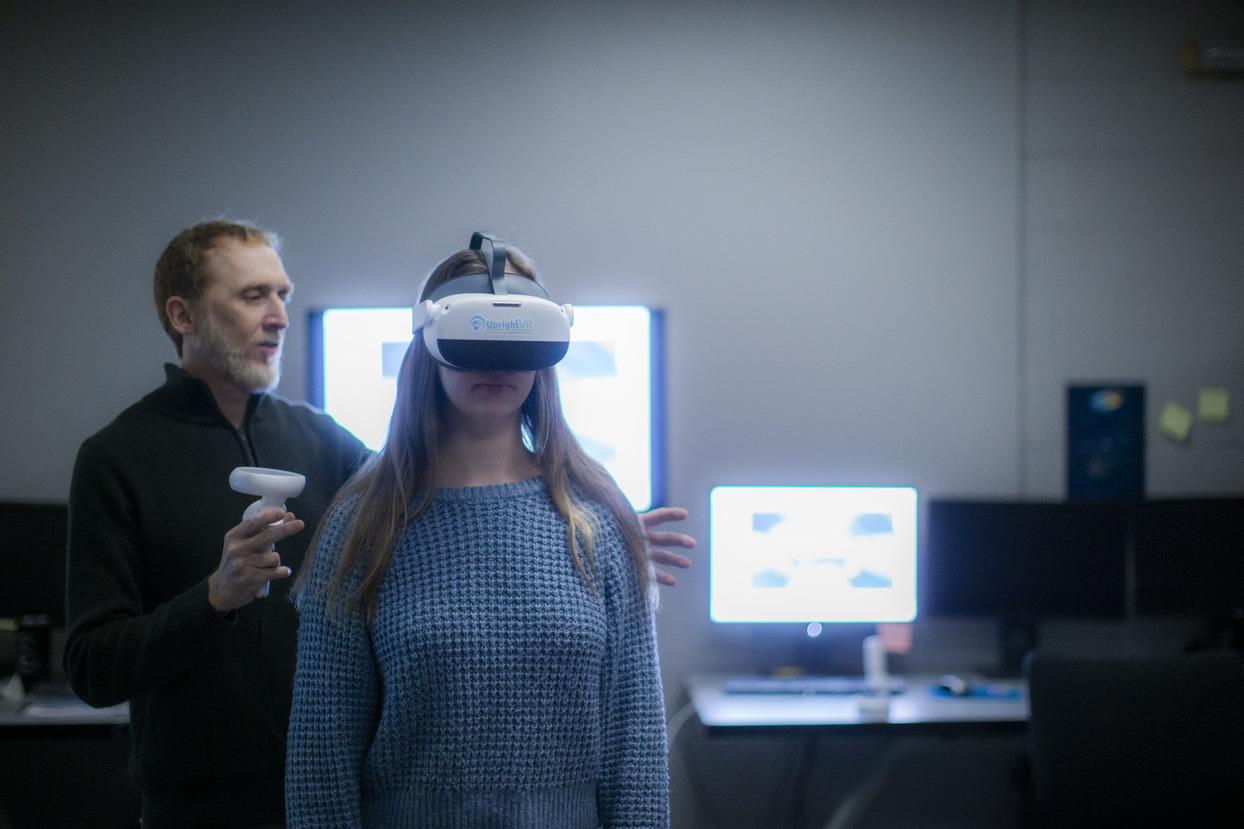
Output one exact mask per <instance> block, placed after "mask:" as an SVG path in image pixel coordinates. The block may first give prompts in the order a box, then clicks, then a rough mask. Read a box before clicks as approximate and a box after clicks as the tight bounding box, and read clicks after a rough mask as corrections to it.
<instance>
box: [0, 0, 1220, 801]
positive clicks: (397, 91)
mask: <svg viewBox="0 0 1244 829" xmlns="http://www.w3.org/2000/svg"><path fill="white" fill-rule="evenodd" d="M105 5H106V6H107V7H106V8H104V6H105ZM148 5H150V6H152V7H150V8H148ZM467 8H468V7H466V6H462V5H461V4H454V3H423V4H401V3H387V4H386V3H374V4H358V5H356V6H351V7H347V6H346V5H345V4H340V5H338V4H331V3H322V2H321V3H310V4H293V3H261V4H248V3H240V2H225V3H194V2H187V3H176V4H161V5H160V6H159V7H155V4H138V3H132V4H125V3H111V4H97V5H90V6H87V5H85V4H83V7H82V8H73V9H71V10H61V11H59V12H57V13H53V12H48V11H44V10H43V9H42V4H34V3H9V4H5V6H4V8H3V11H0V15H2V16H0V67H2V71H3V79H4V82H3V83H2V84H0V112H3V113H4V115H3V120H4V127H3V129H2V130H0V165H3V166H2V167H0V180H2V181H3V186H0V206H2V212H0V347H2V354H3V358H2V359H0V400H2V401H3V402H2V403H0V457H3V458H4V467H5V474H4V475H3V476H0V498H6V499H51V500H63V499H64V498H65V496H66V491H67V487H68V480H69V475H70V471H71V468H72V463H73V456H74V452H75V449H76V446H77V444H78V443H79V442H80V441H81V440H82V439H83V438H85V437H86V436H87V435H89V434H90V433H92V432H93V431H95V430H96V429H98V428H99V427H101V426H102V425H103V424H104V423H106V422H107V421H108V420H109V419H110V418H111V417H112V416H113V415H115V414H116V412H118V411H119V410H120V409H121V408H122V407H123V406H125V405H127V404H128V403H130V402H131V401H133V400H134V399H136V398H137V397H138V396H139V395H140V394H142V393H144V392H145V391H147V390H149V389H150V388H152V387H154V386H155V385H157V384H158V383H159V382H160V380H161V377H162V374H161V370H160V364H161V362H163V361H166V360H171V359H173V350H172V346H171V344H170V343H169V342H168V340H167V339H166V338H165V337H164V335H163V333H162V332H161V330H160V328H159V326H158V324H157V322H156V319H155V314H154V309H153V306H152V302H151V298H150V288H149V285H150V274H151V270H152V266H153V265H154V262H155V259H156V257H157V256H158V255H159V253H160V251H161V250H162V248H163V246H164V244H165V243H166V242H167V241H168V239H169V238H170V237H171V236H172V235H173V234H174V233H176V231H177V230H179V229H180V228H182V227H183V226H185V225H188V224H190V223H193V222H195V221H197V220H199V219H202V218H205V217H209V216H215V215H220V214H224V215H228V216H230V217H234V218H245V219H252V220H255V221H258V222H259V223H261V224H262V225H264V226H266V227H270V228H272V229H275V230H277V231H278V232H280V233H281V234H282V235H283V237H284V238H285V248H284V259H285V264H286V267H287V269H288V270H289V272H290V274H291V275H292V276H293V278H294V280H295V282H296V284H297V292H296V295H295V298H294V303H293V305H292V306H291V313H292V315H293V317H294V319H295V322H294V325H295V327H294V329H293V330H292V331H291V334H290V336H289V338H288V346H287V355H286V363H285V379H284V380H283V381H282V386H281V390H282V392H283V393H285V394H287V395H289V396H292V397H301V396H302V395H303V394H304V393H305V347H306V346H305V339H304V336H303V330H302V329H303V327H304V326H303V324H302V323H303V321H304V319H305V313H306V311H308V310H310V309H313V308H318V307H323V306H326V305H404V304H409V303H410V302H411V301H412V300H413V298H414V296H415V291H416V288H417V285H418V281H419V279H420V278H421V277H422V275H423V274H424V273H425V272H426V271H427V269H428V268H430V267H431V266H432V265H433V264H435V262H436V261H438V260H439V258H441V257H442V256H443V255H444V254H446V253H448V252H450V251H452V250H454V249H457V248H459V247H461V246H463V244H464V243H465V241H466V240H467V238H468V236H469V234H470V232H471V231H473V230H476V229H488V230H491V231H493V232H495V233H497V234H499V235H500V236H501V237H502V238H505V239H506V240H507V241H510V242H511V243H513V244H517V245H519V246H522V247H523V248H525V249H526V250H527V251H528V252H529V253H530V254H531V255H532V256H533V258H534V259H535V260H536V262H537V264H538V265H539V266H540V268H541V270H542V271H543V273H544V275H545V277H546V279H547V281H548V283H549V284H550V286H551V287H552V289H553V291H554V292H555V293H556V295H557V296H558V297H559V298H564V299H565V300H567V301H571V302H574V303H578V304H591V303H609V302H636V303H644V304H649V305H653V306H657V307H660V308H663V309H664V310H665V312H666V314H667V335H668V347H667V358H668V361H667V372H668V392H669V395H668V398H669V410H668V412H667V423H666V425H667V429H668V440H669V453H668V458H667V465H668V470H669V480H668V492H669V501H670V502H671V503H674V504H678V505H682V506H686V507H688V508H689V509H690V510H691V511H692V513H693V517H692V518H691V520H690V521H689V522H687V527H686V529H687V530H688V531H689V532H691V533H693V534H694V535H696V536H698V537H699V538H700V539H701V541H702V544H701V548H700V551H699V553H698V554H697V565H696V567H695V568H694V569H693V570H691V571H690V572H688V573H686V574H683V575H681V576H680V580H679V585H678V587H676V588H674V589H673V590H667V591H666V595H665V606H664V609H663V611H662V617H661V622H660V625H661V630H660V634H661V644H662V658H663V666H664V674H665V682H666V686H667V696H668V701H669V704H670V708H671V712H672V711H674V710H677V708H678V707H679V706H680V705H681V704H682V702H683V701H684V699H685V697H684V694H683V691H682V681H683V679H684V678H685V676H686V675H687V674H689V673H691V672H694V671H700V670H708V669H713V668H734V667H742V666H746V664H747V663H748V660H749V659H750V658H751V657H752V654H750V653H749V652H748V651H747V649H746V648H745V647H744V648H742V649H741V650H740V649H737V648H735V647H734V644H735V643H731V642H727V641H724V640H723V639H722V638H721V635H720V634H719V632H716V631H714V630H712V628H711V625H710V624H709V622H708V613H707V575H708V568H707V541H708V525H707V507H708V491H709V489H710V488H711V487H712V486H714V485H716V484H721V483H752V482H754V483H769V482H771V483H791V484H809V483H830V484H835V483H837V484H845V483H858V484H891V483H893V484H912V485H915V486H917V487H919V488H920V490H921V493H922V496H923V497H926V498H927V497H933V496H937V495H946V494H966V495H999V496H1010V495H1041V496H1043V495H1053V496H1059V495H1061V494H1062V492H1063V487H1064V484H1063V480H1064V475H1065V468H1064V464H1063V459H1062V458H1063V440H1064V433H1063V409H1062V406H1063V394H1064V391H1063V389H1064V386H1065V385H1066V384H1067V383H1068V382H1069V381H1075V380H1103V379H1127V380H1136V381H1139V382H1144V383H1146V384H1147V386H1148V389H1149V398H1150V399H1149V409H1150V410H1149V413H1148V416H1147V422H1148V426H1149V439H1148V446H1147V449H1148V454H1149V458H1150V466H1149V488H1150V491H1151V492H1153V493H1160V494H1169V493H1183V492H1222V491H1231V492H1240V491H1244V427H1242V426H1241V423H1242V420H1241V418H1240V417H1238V415H1237V416H1234V417H1233V418H1232V420H1231V421H1230V422H1229V423H1227V424H1224V425H1209V424H1198V425H1197V426H1196V427H1194V430H1193V433H1192V435H1191V437H1190V439H1189V440H1188V441H1187V442H1186V443H1180V444H1176V443H1173V442H1171V441H1167V440H1165V439H1163V438H1161V437H1160V436H1159V435H1158V434H1157V429H1156V418H1157V416H1158V413H1159V411H1160V408H1161V405H1162V404H1163V403H1164V402H1165V401H1166V400H1168V399H1171V400H1176V401H1178V402H1181V403H1183V404H1185V405H1190V404H1194V403H1195V393H1196V390H1197V389H1198V388H1199V387H1200V386H1202V385H1215V386H1226V387H1228V388H1229V389H1230V390H1231V392H1232V393H1233V401H1234V402H1235V403H1236V404H1237V405H1240V404H1244V371H1242V370H1241V369H1242V368H1244V327H1242V326H1241V325H1240V312H1241V309H1242V308H1244V302H1242V300H1244V273H1242V266H1241V264H1240V263H1241V261H1244V81H1241V80H1193V79H1189V78H1186V77H1184V76H1183V75H1181V73H1180V71H1179V62H1178V59H1179V47H1180V42H1181V40H1182V39H1183V38H1184V37H1185V36H1187V35H1193V34H1198V33H1221V32H1234V33H1236V34H1241V33H1244V11H1242V10H1241V8H1240V6H1239V5H1238V4H1236V3H1234V2H1232V0H1200V2H1180V1H1179V0H1161V1H1160V2H1151V3H1147V4H1135V3H1131V2H1123V0H1096V1H1095V2H1089V0H1084V2H1070V1H1068V2H1055V0H1028V2H1023V1H1022V0H1011V1H1010V2H996V0H950V1H949V2H943V3H918V2H902V0H883V1H882V2H876V1H875V0H874V1H873V2H868V1H867V0H837V2H791V1H790V0H785V1H783V2H769V3H758V2H757V3H749V2H706V1H705V2H683V3H677V4H668V3H660V2H655V0H654V1H653V2H637V3H628V4H600V5H596V4H591V5H589V4H582V3H573V2H569V0H548V2H541V3H529V4H524V7H523V8H521V9H520V8H518V7H517V6H516V4H502V3H483V4H475V5H473V6H471V7H470V8H469V11H467ZM977 636H978V632H977V631H974V630H961V629H958V628H949V629H938V628H936V627H935V626H928V627H922V626H919V625H918V626H917V636H916V646H917V651H916V653H915V654H913V659H915V658H917V657H918V656H919V655H920V654H921V653H923V654H925V659H926V661H928V662H929V663H930V664H932V663H936V662H937V661H938V660H941V659H945V658H946V654H947V653H950V652H951V651H953V650H954V649H955V648H959V647H960V646H964V645H971V644H972V642H973V641H974V637H977ZM922 648H924V650H923V651H922ZM692 743H693V745H692V746H691V747H690V748H689V750H695V749H697V748H698V749H701V750H702V751H701V753H705V751H707V743H704V742H703V741H699V742H696V741H695V740H694V739H692ZM788 748H789V747H788V746H785V745H784V744H782V743H780V742H779V743H777V744H775V745H772V746H768V747H766V746H757V747H755V748H754V749H751V748H749V749H747V750H742V749H739V756H738V757H737V758H733V759H729V760H727V761H721V762H723V763H724V764H725V767H723V768H721V769H717V770H716V773H712V772H713V770H712V769H710V770H709V772H706V773H708V774H709V778H710V782H709V783H708V786H709V788H710V789H714V788H715V787H716V789H717V794H719V795H720V796H721V798H722V799H723V802H725V803H729V802H730V798H731V797H739V796H741V797H742V799H743V803H742V804H741V805H740V806H739V807H738V809H741V810H743V811H741V812H738V814H740V815H741V816H740V817H739V818H738V820H739V821H740V822H742V823H748V822H749V819H748V817H747V816H746V815H747V814H748V813H747V811H746V810H747V809H748V808H758V804H757V803H756V801H757V800H758V799H761V800H763V799H765V797H768V795H767V794H766V795H765V797H761V795H760V794H755V796H751V795H749V794H746V793H747V792H749V789H748V788H747V787H742V788H740V787H734V788H731V787H728V786H726V785H724V784H719V781H721V780H724V781H730V780H731V779H732V775H733V776H737V777H740V779H745V778H746V775H747V774H748V769H750V768H753V767H754V766H756V764H757V763H760V762H762V761H765V762H767V760H771V759H773V758H772V757H770V758H767V759H766V757H765V754H764V752H765V751H766V750H771V751H773V752H775V753H776V754H777V755H783V756H784V754H785V753H786V752H787V750H788ZM710 753H711V752H710ZM682 769H683V767H682V765H681V764H678V763H676V764H675V796H676V802H675V818H676V824H681V825H685V826H691V825H697V824H698V823H699V822H700V821H701V820H702V819H703V818H704V815H703V813H702V812H701V810H700V809H699V808H698V807H696V806H695V805H694V804H693V803H692V798H691V796H690V794H689V793H688V783H687V782H686V780H685V779H684V773H683V770H682ZM714 781H718V782H714ZM765 786H767V784H765ZM765 786H762V787H761V788H762V789H763V792H766V793H767V792H768V791H769V789H768V788H766V787H765ZM739 791H742V792H744V793H745V794H744V795H738V792H739ZM826 796H827V797H829V796H830V795H826ZM813 805H814V804H813ZM810 808H811V806H810ZM758 820H759V819H758V818H757V821H758Z"/></svg>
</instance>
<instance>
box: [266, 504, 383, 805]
mask: <svg viewBox="0 0 1244 829" xmlns="http://www.w3.org/2000/svg"><path fill="white" fill-rule="evenodd" d="M351 512H352V510H351V509H350V502H347V503H345V504H343V505H340V506H339V507H338V508H337V509H335V510H334V511H333V512H332V513H331V514H330V515H329V518H328V519H327V520H326V521H325V523H324V527H323V529H322V531H321V534H320V540H319V543H318V545H317V546H316V549H315V553H314V559H313V561H312V564H311V566H312V570H311V573H310V575H309V576H308V581H307V585H306V588H305V592H304V594H303V595H304V598H303V600H302V601H301V603H300V608H301V611H302V614H301V619H300V622H299V627H298V661H297V668H296V669H295V674H294V698H293V709H292V712H291V715H290V725H289V738H288V753H287V758H288V759H287V762H286V773H285V802H286V822H287V825H288V826H289V827H291V829H294V827H321V826H322V827H337V826H360V825H362V811H361V802H360V795H361V786H362V773H363V764H364V760H365V758H366V756H367V752H368V749H369V748H370V744H371V739H372V735H373V733H374V731H375V727H376V722H377V719H378V717H379V710H380V678H379V675H378V673H377V671H376V665H375V660H374V658H373V655H372V646H371V638H370V636H369V634H368V629H367V625H366V623H365V621H364V619H363V616H362V614H361V613H359V612H350V613H345V612H342V611H339V610H338V609H337V608H336V607H334V608H332V609H329V608H327V607H326V605H325V596H324V589H325V587H326V586H327V584H328V582H329V580H330V579H331V578H332V575H333V573H334V571H335V570H336V567H337V562H338V560H339V559H340V556H341V549H342V546H343V544H344V543H345V538H346V535H347V531H346V528H347V526H348V522H349V518H350V514H351ZM354 584H357V579H356V580H355V581H353V582H348V583H347V585H346V589H347V591H348V590H349V589H352V587H353V586H354Z"/></svg>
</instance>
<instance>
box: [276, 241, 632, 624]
mask: <svg viewBox="0 0 1244 829" xmlns="http://www.w3.org/2000/svg"><path fill="white" fill-rule="evenodd" d="M506 259H507V265H508V269H509V270H512V271H515V272H517V273H519V274H521V275H522V276H525V277H527V278H528V279H532V280H534V281H536V282H539V278H538V276H537V275H536V273H535V270H534V268H533V267H532V265H531V263H530V262H529V261H528V260H527V258H526V257H525V256H523V254H522V253H521V252H519V251H517V250H515V249H514V248H510V249H509V250H508V251H507V256H506ZM487 272H488V266H487V262H486V260H485V258H484V255H483V254H482V253H481V252H480V251H478V250H463V251H459V252H457V253H455V254H453V255H452V256H450V257H449V258H447V259H446V260H445V261H443V262H441V263H440V264H439V265H437V266H436V267H435V268H434V269H433V270H432V272H431V273H429V274H428V276H427V278H426V279H425V280H424V285H423V289H422V291H421V292H420V300H423V299H425V298H426V297H428V296H429V295H431V293H432V292H433V291H434V290H436V289H437V288H438V287H440V286H441V285H443V284H444V283H446V282H448V281H449V280H450V279H454V278H455V277H458V276H464V275H467V274H474V273H487ZM447 405H448V400H447V399H446V397H445V392H444V389H443V388H442V387H441V382H440V377H439V373H438V372H437V363H436V361H435V360H433V359H432V356H431V354H429V353H428V349H427V347H426V346H425V345H424V344H423V338H422V337H421V336H418V335H416V336H415V338H414V339H413V340H412V341H411V344H410V347H409V348H408V349H407V350H406V356H405V357H404V358H403V360H402V366H401V369H400V371H399V373H398V380H397V400H396V402H395V404H394V407H393V415H392V417H391V419H390V421H389V435H388V437H387V438H386V440H385V445H384V448H383V449H382V450H381V451H380V452H378V453H377V454H375V455H373V456H372V457H371V458H370V459H369V460H368V461H367V463H366V464H364V465H363V467H362V468H361V469H360V470H359V471H358V472H356V473H355V474H354V476H353V477H351V478H350V480H349V481H347V482H346V484H345V486H343V487H342V488H341V490H340V491H339V492H338V493H337V495H336V497H335V498H334V499H333V502H332V504H330V505H329V508H328V510H327V511H325V514H324V520H327V518H328V516H329V515H330V514H331V513H332V511H333V510H334V509H335V508H336V507H337V506H338V505H339V504H341V503H342V502H343V501H345V500H347V499H350V498H354V497H357V498H358V503H357V504H355V505H354V508H353V511H352V512H353V518H352V519H351V522H350V524H349V527H348V535H347V537H346V542H345V545H344V546H343V547H342V550H341V559H340V560H339V561H338V563H337V568H336V571H335V573H334V575H333V577H332V579H331V580H330V581H329V583H328V586H327V591H326V592H327V595H326V596H325V597H324V600H325V601H326V602H327V604H328V605H329V606H330V607H340V608H342V609H343V610H346V611H355V610H357V611H362V613H363V614H364V616H365V618H367V619H368V620H369V621H370V620H371V619H372V617H373V614H374V613H375V609H376V594H377V591H378V589H379V586H380V582H381V580H382V579H383V578H384V574H385V572H386V570H387V569H388V566H389V559H390V557H391V556H392V552H393V546H394V540H395V539H396V538H397V536H398V534H399V533H400V532H401V530H402V529H403V528H404V527H405V526H406V525H407V524H408V523H410V522H411V521H414V520H415V519H417V518H418V517H419V515H420V514H422V513H423V512H424V511H425V510H426V509H427V508H428V506H429V505H430V504H431V502H432V497H433V495H434V494H435V492H436V481H437V478H438V476H437V472H438V468H439V456H438V451H437V447H438V446H439V443H440V437H441V434H442V429H443V428H444V419H443V412H444V407H445V406H447ZM521 419H522V428H523V434H524V438H525V440H526V441H528V444H529V448H530V449H531V451H532V453H533V455H534V457H535V460H536V464H537V466H538V467H539V468H540V472H541V475H542V476H543V478H544V481H545V483H546V485H547V486H548V488H549V493H550V495H551V496H552V499H553V503H554V505H555V506H556V508H557V511H558V512H559V513H561V515H562V516H563V517H564V518H565V519H566V522H567V524H568V525H569V528H570V532H569V533H568V538H567V550H568V553H569V555H570V557H571V559H572V560H573V561H574V564H575V567H576V568H577V569H578V570H579V573H580V574H581V575H582V576H583V578H584V579H585V580H586V581H587V582H588V583H589V585H590V584H591V578H590V576H589V574H588V571H589V569H590V568H592V567H593V557H592V540H593V537H594V531H595V529H597V528H596V521H595V517H594V516H593V514H592V513H591V512H590V511H589V510H588V509H587V508H586V506H585V505H584V504H583V503H582V502H581V501H580V499H579V494H578V493H581V494H582V496H583V497H585V498H587V499H589V500H591V501H595V502H597V503H599V504H601V505H602V506H604V507H605V509H606V511H607V512H608V513H609V514H610V515H611V516H612V517H613V518H614V519H615V520H616V521H617V523H618V526H619V527H621V530H622V535H623V538H624V540H625V542H626V545H627V547H628V548H629V549H630V553H631V558H632V559H633V562H634V565H635V568H636V571H637V573H638V574H639V583H640V589H641V595H647V593H648V588H649V587H650V585H651V581H650V575H649V570H648V567H649V564H648V555H647V548H646V542H645V539H644V535H643V530H642V529H641V528H640V526H639V519H638V517H637V516H636V515H635V510H634V509H633V508H632V507H631V504H630V502H629V501H627V500H626V496H625V495H623V494H622V491H621V490H620V489H619V488H618V486H617V483H616V482H615V481H614V479H613V477H612V476H611V475H610V474H609V473H608V472H607V471H606V470H605V468H604V467H603V466H601V465H600V464H599V463H597V462H596V461H595V460H593V459H592V458H590V457H588V455H587V454H586V453H585V452H584V451H583V449H582V448H581V447H580V446H579V443H578V441H577V440H575V437H574V435H573V434H572V433H571V431H570V427H569V426H567V425H566V419H565V417H564V416H563V415H562V407H561V396H560V394H559V392H558V388H557V374H556V371H555V370H554V369H552V368H546V369H541V370H540V371H537V372H536V377H535V382H534V383H533V385H532V390H531V393H530V394H529V395H528V396H527V399H526V400H525V401H524V402H523V406H522V412H521ZM416 493H422V495H421V497H420V498H419V503H418V504H415V505H414V508H413V510H412V509H411V501H412V499H413V498H414V497H415V495H416ZM323 526H324V521H323V520H321V522H320V527H319V528H317V530H316V533H315V537H314V538H313V539H312V542H311V553H310V554H309V555H308V557H307V560H306V561H305V562H304V563H303V566H302V568H301V572H300V573H299V577H298V581H297V583H296V584H295V588H294V595H295V596H297V597H298V601H300V602H302V601H306V600H307V599H308V598H309V597H308V596H307V595H306V591H305V587H306V584H305V581H306V577H307V575H308V574H309V573H310V571H311V565H312V559H313V557H314V553H315V549H316V547H317V546H318V541H319V536H320V532H321V530H322V529H323ZM580 537H581V538H582V539H583V549H584V552H585V554H586V558H587V561H586V562H584V561H583V559H582V558H581V557H580V555H579V551H578V544H577V543H576V539H578V538H580ZM360 562H363V567H364V571H363V578H362V581H361V582H360V583H359V584H358V586H357V587H355V588H354V589H352V590H351V591H350V592H349V593H348V594H347V593H346V592H345V584H346V582H347V580H348V577H349V575H350V574H351V572H352V571H353V570H354V569H355V568H356V567H357V566H359V564H360Z"/></svg>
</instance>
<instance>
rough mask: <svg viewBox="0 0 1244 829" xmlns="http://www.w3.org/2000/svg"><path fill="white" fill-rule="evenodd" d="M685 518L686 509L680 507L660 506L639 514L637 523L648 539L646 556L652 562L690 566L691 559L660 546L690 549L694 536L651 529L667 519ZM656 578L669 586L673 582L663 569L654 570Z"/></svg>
mask: <svg viewBox="0 0 1244 829" xmlns="http://www.w3.org/2000/svg"><path fill="white" fill-rule="evenodd" d="M686 518H687V511H686V510H685V509H683V508H682V507H660V508H659V509H654V510H649V511H648V512H642V513H640V514H639V525H640V526H641V527H643V528H644V538H645V539H647V541H648V558H649V559H650V560H651V561H652V562H653V563H654V564H664V565H666V566H667V567H678V568H680V569H683V570H686V569H687V568H688V567H690V566H691V559H689V558H687V557H686V556H684V555H680V554H679V553H675V552H672V551H670V550H666V549H661V548H664V547H684V548H686V549H688V550H690V549H692V548H693V547H695V539H694V538H692V537H691V536H689V535H683V534H682V533H674V532H654V531H653V529H652V528H653V527H656V526H658V525H660V524H665V523H667V522H669V521H685V520H686ZM656 579H657V583H658V584H665V585H669V586H671V587H672V586H673V585H674V583H675V581H674V577H673V576H671V575H670V574H669V573H666V572H665V571H664V570H657V571H656Z"/></svg>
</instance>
